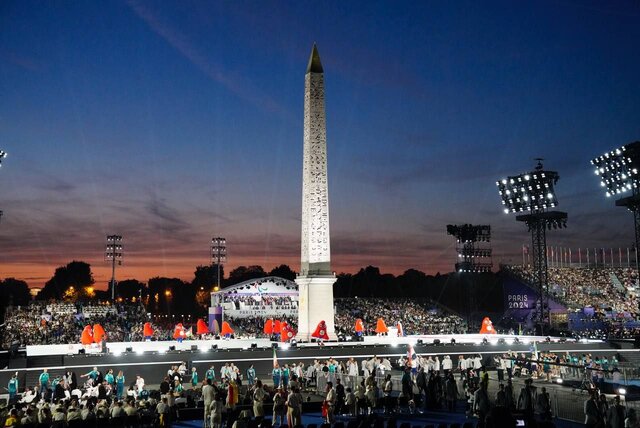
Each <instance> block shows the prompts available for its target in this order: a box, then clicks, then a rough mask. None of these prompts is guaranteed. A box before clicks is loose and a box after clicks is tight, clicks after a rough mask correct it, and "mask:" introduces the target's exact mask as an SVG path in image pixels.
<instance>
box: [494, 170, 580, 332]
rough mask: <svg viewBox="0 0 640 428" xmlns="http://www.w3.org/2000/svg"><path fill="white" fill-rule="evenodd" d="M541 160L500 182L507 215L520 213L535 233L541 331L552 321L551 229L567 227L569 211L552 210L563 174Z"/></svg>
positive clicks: (536, 281)
mask: <svg viewBox="0 0 640 428" xmlns="http://www.w3.org/2000/svg"><path fill="white" fill-rule="evenodd" d="M535 160H536V161H537V162H538V163H537V165H536V167H535V169H534V170H533V171H530V172H526V173H523V174H520V175H514V176H509V177H507V178H503V179H502V180H500V181H497V182H496V185H497V186H498V193H499V194H500V198H501V200H502V205H503V211H504V212H505V213H506V214H509V213H519V215H517V216H516V220H517V221H520V222H523V223H525V224H526V225H527V228H528V231H529V233H531V243H532V248H533V274H534V280H533V282H534V286H535V287H536V288H537V291H538V302H537V303H538V304H537V310H538V323H539V325H540V329H541V331H540V334H544V326H545V324H547V323H548V322H549V283H548V266H547V254H546V248H547V235H546V231H547V229H549V230H551V229H561V228H566V227H567V217H568V216H567V213H566V212H561V211H549V210H550V209H552V208H555V207H556V206H558V198H557V196H556V192H555V185H556V184H557V183H558V180H559V178H560V176H559V175H558V173H557V172H555V171H547V170H545V169H544V167H543V165H542V161H543V160H544V159H541V158H538V159H535Z"/></svg>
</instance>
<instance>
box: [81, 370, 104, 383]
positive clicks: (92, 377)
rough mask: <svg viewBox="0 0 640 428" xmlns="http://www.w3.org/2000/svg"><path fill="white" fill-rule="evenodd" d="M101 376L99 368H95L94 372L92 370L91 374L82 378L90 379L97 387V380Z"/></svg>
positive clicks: (86, 374)
mask: <svg viewBox="0 0 640 428" xmlns="http://www.w3.org/2000/svg"><path fill="white" fill-rule="evenodd" d="M99 375H100V372H99V371H98V368H97V367H94V368H93V370H91V371H90V372H89V373H85V374H83V375H82V376H80V377H88V378H90V379H91V380H92V381H93V384H94V385H95V383H96V379H98V376H99Z"/></svg>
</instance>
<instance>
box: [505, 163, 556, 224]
mask: <svg viewBox="0 0 640 428" xmlns="http://www.w3.org/2000/svg"><path fill="white" fill-rule="evenodd" d="M538 165H539V167H541V166H542V165H541V164H538ZM559 178H560V177H559V176H558V173H557V172H555V171H543V170H542V169H536V170H535V171H533V172H527V173H525V174H520V175H516V176H513V177H507V178H503V179H502V180H500V181H496V185H497V186H498V193H500V197H501V198H502V205H504V212H505V214H509V213H519V212H525V211H532V212H535V211H544V210H546V209H548V208H554V207H556V206H557V205H558V199H557V198H556V193H555V190H554V186H555V185H556V183H557V182H558V179H559Z"/></svg>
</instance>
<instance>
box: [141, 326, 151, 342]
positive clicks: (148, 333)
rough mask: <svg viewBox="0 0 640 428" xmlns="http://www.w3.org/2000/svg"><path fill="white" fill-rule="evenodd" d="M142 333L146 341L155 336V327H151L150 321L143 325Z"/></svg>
mask: <svg viewBox="0 0 640 428" xmlns="http://www.w3.org/2000/svg"><path fill="white" fill-rule="evenodd" d="M142 335H143V336H144V340H145V341H149V340H151V337H152V336H153V327H151V323H150V322H146V323H144V326H143V327H142Z"/></svg>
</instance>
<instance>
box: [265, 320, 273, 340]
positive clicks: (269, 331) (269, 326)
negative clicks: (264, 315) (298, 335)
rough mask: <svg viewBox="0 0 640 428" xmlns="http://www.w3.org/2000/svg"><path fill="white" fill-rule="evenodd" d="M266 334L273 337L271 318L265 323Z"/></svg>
mask: <svg viewBox="0 0 640 428" xmlns="http://www.w3.org/2000/svg"><path fill="white" fill-rule="evenodd" d="M263 331H264V334H266V335H267V336H271V335H273V318H269V319H268V320H266V321H265V322H264V329H263Z"/></svg>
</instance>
